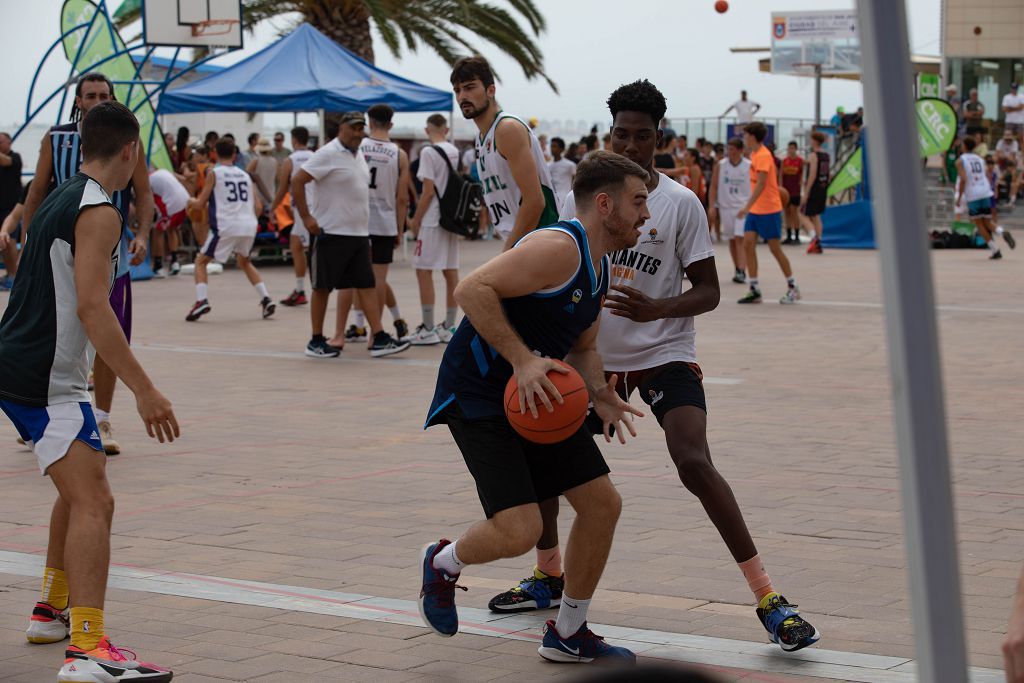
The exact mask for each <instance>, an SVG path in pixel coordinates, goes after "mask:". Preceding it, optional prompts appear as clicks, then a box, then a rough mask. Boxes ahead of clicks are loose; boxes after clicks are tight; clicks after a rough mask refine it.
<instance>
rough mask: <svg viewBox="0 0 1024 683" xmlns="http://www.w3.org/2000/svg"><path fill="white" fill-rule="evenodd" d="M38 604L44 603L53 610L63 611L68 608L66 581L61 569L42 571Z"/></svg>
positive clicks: (50, 568) (48, 568)
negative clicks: (41, 585)
mask: <svg viewBox="0 0 1024 683" xmlns="http://www.w3.org/2000/svg"><path fill="white" fill-rule="evenodd" d="M39 602H45V603H46V604H47V605H49V606H50V607H52V608H54V609H55V610H63V609H64V608H66V607H67V606H68V579H67V577H66V576H64V571H63V570H62V569H54V568H53V567H47V568H46V569H45V570H43V590H42V591H40V593H39Z"/></svg>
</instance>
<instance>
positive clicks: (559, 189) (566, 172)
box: [548, 138, 576, 209]
mask: <svg viewBox="0 0 1024 683" xmlns="http://www.w3.org/2000/svg"><path fill="white" fill-rule="evenodd" d="M563 154H565V140H563V139H562V138H551V161H549V162H548V173H550V174H551V185H552V188H551V189H553V190H554V191H555V206H557V207H558V208H559V209H561V208H562V202H564V201H565V195H567V194H569V192H570V191H572V179H573V178H574V177H575V176H576V164H574V163H573V162H572V161H569V160H568V159H566V158H565V157H563V156H562V155H563Z"/></svg>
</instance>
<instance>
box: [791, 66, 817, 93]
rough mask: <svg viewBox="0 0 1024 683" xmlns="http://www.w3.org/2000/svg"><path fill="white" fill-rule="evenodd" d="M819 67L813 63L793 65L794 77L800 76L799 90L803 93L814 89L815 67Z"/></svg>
mask: <svg viewBox="0 0 1024 683" xmlns="http://www.w3.org/2000/svg"><path fill="white" fill-rule="evenodd" d="M816 66H818V65H817V64H814V63H812V62H798V63H796V64H794V65H793V75H794V76H798V77H799V78H798V79H797V88H799V89H800V91H801V92H803V91H805V90H807V89H808V88H813V87H814V67H816Z"/></svg>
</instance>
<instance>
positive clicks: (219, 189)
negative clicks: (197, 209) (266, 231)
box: [210, 164, 257, 237]
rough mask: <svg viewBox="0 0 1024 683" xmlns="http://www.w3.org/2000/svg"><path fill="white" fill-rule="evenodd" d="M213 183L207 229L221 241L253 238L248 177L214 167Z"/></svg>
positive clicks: (253, 216)
mask: <svg viewBox="0 0 1024 683" xmlns="http://www.w3.org/2000/svg"><path fill="white" fill-rule="evenodd" d="M213 173H214V176H215V183H214V186H213V192H211V193H210V229H211V230H213V231H214V233H216V234H218V235H222V236H224V237H246V236H250V235H251V236H255V235H256V227H257V221H256V212H255V209H254V208H253V192H252V190H253V188H252V180H251V179H250V178H249V174H248V173H246V172H245V171H243V170H242V169H240V168H236V167H235V166H224V165H222V164H217V165H216V166H214V167H213Z"/></svg>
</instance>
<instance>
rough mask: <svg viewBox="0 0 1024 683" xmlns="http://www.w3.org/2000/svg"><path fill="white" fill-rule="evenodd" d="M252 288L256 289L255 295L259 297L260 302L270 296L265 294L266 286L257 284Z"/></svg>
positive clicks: (260, 283)
mask: <svg viewBox="0 0 1024 683" xmlns="http://www.w3.org/2000/svg"><path fill="white" fill-rule="evenodd" d="M253 286H254V287H255V288H256V293H257V294H259V295H260V301H263V300H264V299H266V298H268V297H269V296H270V293H269V292H267V286H266V285H265V284H263V283H262V282H257V283H256V284H255V285H253Z"/></svg>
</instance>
